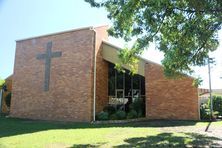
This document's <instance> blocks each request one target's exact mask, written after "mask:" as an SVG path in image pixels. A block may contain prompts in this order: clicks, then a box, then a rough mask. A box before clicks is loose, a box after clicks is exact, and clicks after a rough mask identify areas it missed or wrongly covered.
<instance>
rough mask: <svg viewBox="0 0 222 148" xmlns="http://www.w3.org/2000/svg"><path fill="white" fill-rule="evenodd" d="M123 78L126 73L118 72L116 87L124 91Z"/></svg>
mask: <svg viewBox="0 0 222 148" xmlns="http://www.w3.org/2000/svg"><path fill="white" fill-rule="evenodd" d="M123 77H124V73H122V72H118V71H117V70H116V83H117V84H116V87H117V89H123Z"/></svg>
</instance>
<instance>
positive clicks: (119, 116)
mask: <svg viewBox="0 0 222 148" xmlns="http://www.w3.org/2000/svg"><path fill="white" fill-rule="evenodd" d="M116 117H117V119H118V120H122V119H126V112H124V111H122V110H119V111H117V112H116Z"/></svg>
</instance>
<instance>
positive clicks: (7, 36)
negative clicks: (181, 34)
mask: <svg viewBox="0 0 222 148" xmlns="http://www.w3.org/2000/svg"><path fill="white" fill-rule="evenodd" d="M0 22H1V23H0V41H1V42H0V78H3V79H5V78H7V77H8V76H9V75H11V74H12V73H13V67H14V57H15V46H16V44H15V43H16V42H15V41H16V40H19V39H23V38H28V37H33V36H39V35H44V34H49V33H55V32H61V31H65V30H71V29H75V28H81V27H87V26H100V25H110V26H111V25H112V23H111V21H110V20H109V19H107V12H106V11H105V10H104V9H102V8H100V9H97V8H91V7H90V5H89V4H88V3H86V2H84V0H0ZM219 36H220V46H219V48H218V50H217V51H216V52H214V53H211V54H210V55H211V57H215V60H216V65H212V88H214V89H222V79H220V77H222V58H221V55H222V45H221V44H222V31H220V32H219ZM109 41H110V42H111V43H113V44H115V45H117V46H120V47H124V46H125V45H127V44H126V43H125V42H124V41H123V40H122V39H115V38H111V37H110V38H109ZM142 56H143V57H144V58H147V59H149V60H152V61H154V62H157V63H161V60H162V59H163V54H162V53H160V52H159V51H158V50H157V49H155V44H151V45H150V46H149V48H148V50H147V51H145V52H144V54H143V55H142ZM195 71H196V72H195V74H194V75H193V76H195V77H197V76H200V77H202V78H203V80H204V81H203V84H202V86H201V87H202V88H208V87H209V85H208V83H209V82H208V71H207V67H206V66H205V67H201V68H199V67H195Z"/></svg>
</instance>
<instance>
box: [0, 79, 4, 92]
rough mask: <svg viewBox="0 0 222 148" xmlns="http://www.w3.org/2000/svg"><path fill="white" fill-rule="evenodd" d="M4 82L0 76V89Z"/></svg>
mask: <svg viewBox="0 0 222 148" xmlns="http://www.w3.org/2000/svg"><path fill="white" fill-rule="evenodd" d="M4 83H5V80H3V79H1V78H0V89H1V88H2V86H3V84H4Z"/></svg>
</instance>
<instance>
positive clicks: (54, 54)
mask: <svg viewBox="0 0 222 148" xmlns="http://www.w3.org/2000/svg"><path fill="white" fill-rule="evenodd" d="M61 56H62V52H61V51H59V52H52V42H48V43H47V47H46V53H44V54H38V55H37V56H36V58H37V59H38V60H42V59H43V60H45V81H44V91H48V90H49V81H50V67H51V58H56V57H61Z"/></svg>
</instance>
